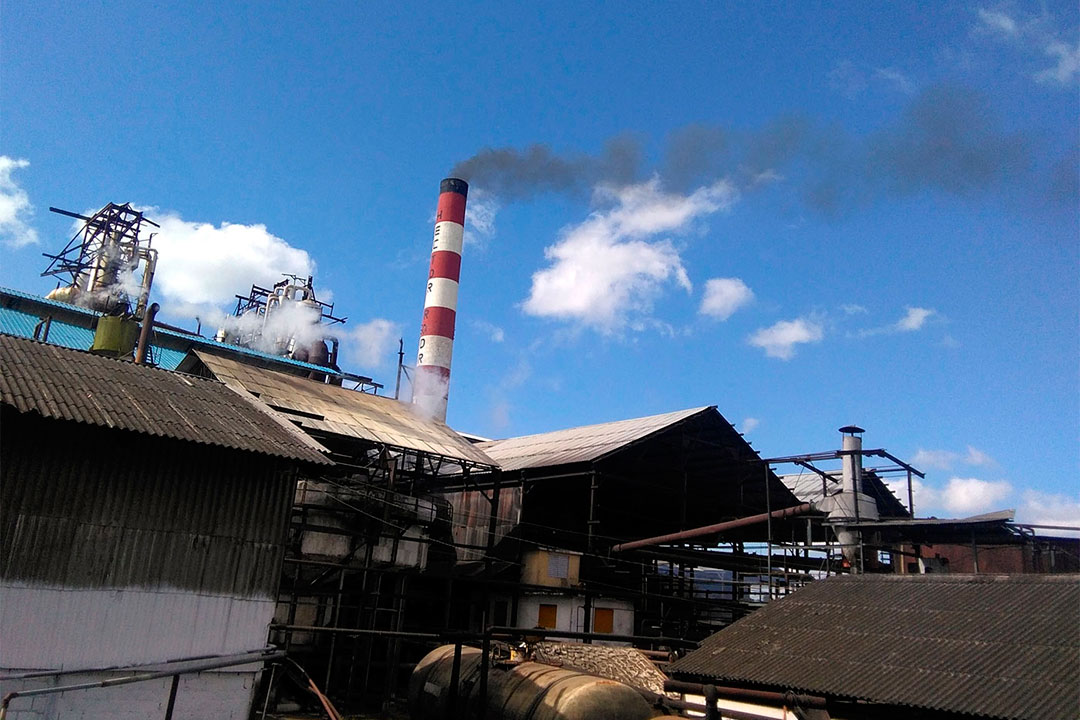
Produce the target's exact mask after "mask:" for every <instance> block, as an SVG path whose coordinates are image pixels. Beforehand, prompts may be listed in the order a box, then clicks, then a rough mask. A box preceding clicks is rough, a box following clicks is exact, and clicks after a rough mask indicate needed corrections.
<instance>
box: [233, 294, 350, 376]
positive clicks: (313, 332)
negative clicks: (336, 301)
mask: <svg viewBox="0 0 1080 720" xmlns="http://www.w3.org/2000/svg"><path fill="white" fill-rule="evenodd" d="M236 298H237V302H236V310H235V311H234V312H233V314H232V316H230V317H228V318H226V321H225V322H224V323H223V324H222V327H221V328H220V329H218V331H217V334H216V335H215V336H214V339H215V340H217V341H218V342H222V343H228V344H231V345H239V346H241V347H246V348H252V349H255V350H261V351H263V352H267V353H270V354H272V355H281V356H285V357H290V358H292V359H294V360H301V361H303V362H309V363H311V364H313V365H322V366H326V367H331V368H335V367H336V366H337V354H338V339H337V338H336V337H335V336H333V335H329V334H327V333H326V332H325V327H326V325H333V324H340V323H344V322H345V320H346V319H347V318H340V317H335V316H334V305H333V304H332V303H325V302H322V301H320V300H319V299H318V298H317V297H316V296H315V283H314V280H313V278H312V277H311V276H310V275H309V276H308V277H307V278H306V279H304V278H303V277H301V276H298V275H288V274H287V275H285V278H284V279H283V280H281V281H279V282H277V283H275V284H274V286H273V287H271V288H264V287H260V286H259V285H252V286H251V292H249V293H248V295H246V296H244V295H237V296H236ZM327 342H329V343H330V344H331V345H332V347H333V349H332V350H331V349H329V348H328V347H327Z"/></svg>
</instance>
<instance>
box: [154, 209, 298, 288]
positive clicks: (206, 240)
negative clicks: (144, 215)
mask: <svg viewBox="0 0 1080 720" xmlns="http://www.w3.org/2000/svg"><path fill="white" fill-rule="evenodd" d="M148 214H149V215H150V217H151V219H153V220H154V221H155V222H157V223H158V224H160V225H161V229H160V230H159V231H158V232H157V234H156V235H155V236H154V240H153V247H154V248H156V249H157V251H158V253H159V258H158V270H157V274H156V275H155V277H154V288H155V289H156V290H157V291H158V292H159V293H160V294H161V296H162V297H163V299H164V303H169V304H170V306H186V305H192V306H199V305H213V306H218V305H223V304H226V303H229V302H231V301H232V300H233V298H234V296H235V295H236V294H237V293H243V292H245V291H246V290H247V289H248V288H249V287H251V285H252V284H253V283H254V284H256V285H261V286H262V287H271V286H273V284H274V283H276V282H278V281H279V280H281V278H282V275H283V274H285V273H290V274H294V275H299V276H307V275H313V274H314V273H315V261H314V260H312V258H311V256H310V255H309V254H308V253H307V251H305V250H301V249H299V248H295V247H293V246H291V245H289V243H288V242H286V241H285V240H283V239H282V238H280V237H278V236H276V235H274V234H273V233H271V232H270V231H269V230H267V229H266V226H265V225H261V224H256V225H240V224H234V223H228V222H226V223H222V224H220V225H214V224H212V223H205V222H191V221H188V220H184V219H182V218H181V217H180V216H179V215H176V214H173V213H166V214H164V215H157V214H154V213H153V210H150V211H148ZM164 303H163V304H164Z"/></svg>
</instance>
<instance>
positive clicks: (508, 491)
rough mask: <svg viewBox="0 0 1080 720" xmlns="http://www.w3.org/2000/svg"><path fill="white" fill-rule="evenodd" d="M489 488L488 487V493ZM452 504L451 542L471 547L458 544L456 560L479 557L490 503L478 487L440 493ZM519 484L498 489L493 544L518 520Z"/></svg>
mask: <svg viewBox="0 0 1080 720" xmlns="http://www.w3.org/2000/svg"><path fill="white" fill-rule="evenodd" d="M490 492H491V491H488V494H489V495H490ZM441 497H443V498H444V499H446V500H447V501H449V502H450V504H451V505H452V506H453V508H454V512H453V516H452V519H451V528H452V531H453V536H454V542H455V543H458V544H462V545H470V546H475V547H473V548H458V549H457V557H458V561H459V562H469V561H472V560H481V559H483V557H484V551H483V550H482V549H477V548H485V547H487V541H488V523H489V521H490V518H491V503H490V502H489V501H488V499H487V497H486V496H485V495H484V493H482V492H480V491H479V490H465V491H462V492H453V493H444V494H442V495H441ZM521 501H522V488H521V487H520V486H518V487H504V488H502V489H501V490H500V491H499V513H498V517H497V519H496V521H495V544H496V545H497V544H498V543H499V542H500V541H501V540H502V539H503V538H504V537H506V535H507V534H508V533H510V532H511V531H512V530H513V529H514V528H515V527H517V525H518V523H520V522H521Z"/></svg>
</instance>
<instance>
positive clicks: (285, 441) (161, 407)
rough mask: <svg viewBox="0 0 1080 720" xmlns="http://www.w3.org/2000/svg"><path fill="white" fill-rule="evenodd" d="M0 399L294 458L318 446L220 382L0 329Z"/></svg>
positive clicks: (76, 418) (60, 415)
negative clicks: (72, 348) (46, 341)
mask: <svg viewBox="0 0 1080 720" xmlns="http://www.w3.org/2000/svg"><path fill="white" fill-rule="evenodd" d="M0 403H2V404H3V405H6V406H11V407H13V408H15V409H16V410H18V411H19V412H20V413H26V414H31V413H32V414H37V415H40V416H42V417H46V418H53V419H56V420H68V421H72V422H76V423H85V424H87V425H96V426H101V427H107V428H115V429H118V430H129V431H132V432H136V433H141V434H143V435H150V436H157V437H165V438H173V439H176V440H183V441H187V442H190V443H198V444H202V445H212V446H218V447H223V448H231V449H235V450H245V451H248V452H252V453H259V454H263V455H272V456H276V457H282V458H288V459H291V460H296V461H303V462H310V463H317V464H331V463H330V461H329V460H328V459H326V458H325V457H323V455H322V452H325V451H326V450H325V448H323V447H322V446H321V445H319V444H318V443H316V442H315V441H314V440H312V439H311V438H309V437H307V436H306V435H305V434H304V433H303V432H300V431H299V430H297V429H296V428H295V427H292V426H290V425H289V424H288V423H286V422H284V421H282V420H281V419H280V418H279V417H277V416H275V415H274V414H272V413H269V412H266V411H265V410H264V409H263V408H261V406H259V405H258V404H257V403H253V402H251V401H250V400H248V399H238V398H237V395H236V393H234V392H232V391H230V390H229V389H228V388H226V387H225V386H224V385H222V384H221V383H218V382H215V381H213V380H206V379H203V378H196V377H192V376H188V375H181V374H179V373H174V372H169V371H166V370H159V369H156V368H150V367H146V366H142V365H135V364H133V363H131V362H125V361H122V360H115V359H111V358H105V357H100V356H97V355H91V354H89V353H85V352H78V351H75V350H70V349H68V348H63V347H58V346H56V345H46V344H43V343H38V342H34V341H32V340H26V339H23V338H16V337H11V336H8V335H0Z"/></svg>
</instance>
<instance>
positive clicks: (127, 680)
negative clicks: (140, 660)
mask: <svg viewBox="0 0 1080 720" xmlns="http://www.w3.org/2000/svg"><path fill="white" fill-rule="evenodd" d="M283 657H285V651H284V650H272V651H269V652H267V651H265V650H259V651H257V652H250V653H244V654H242V655H230V656H228V657H220V658H211V659H207V660H201V661H197V662H190V663H187V662H185V663H177V664H178V665H183V667H174V668H172V669H171V670H156V671H154V672H144V673H135V674H134V675H126V676H124V677H118V678H109V679H108V680H97V681H95V682H88V683H78V684H75V685H61V686H59V687H46V688H38V689H36V690H21V691H20V690H15V691H14V692H9V693H8V694H7V695H5V696H4V699H3V701H0V712H4V713H6V712H7V709H8V705H10V704H11V701H12V700H15V699H16V698H21V697H33V696H35V695H53V694H56V693H62V692H70V691H74V690H92V689H94V688H106V687H116V686H117V685H130V684H132V683H138V682H146V681H147V680H158V679H160V678H165V677H172V676H173V675H186V674H188V673H193V672H202V671H204V670H216V669H219V668H226V667H234V666H236V665H247V664H249V663H253V662H266V661H267V660H277V659H279V658H283ZM0 717H2V716H0Z"/></svg>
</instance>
